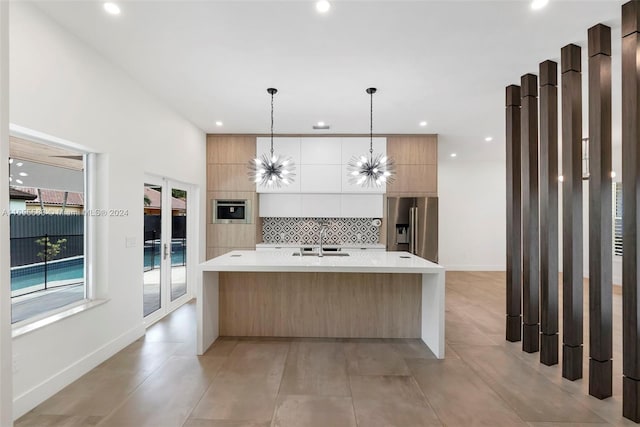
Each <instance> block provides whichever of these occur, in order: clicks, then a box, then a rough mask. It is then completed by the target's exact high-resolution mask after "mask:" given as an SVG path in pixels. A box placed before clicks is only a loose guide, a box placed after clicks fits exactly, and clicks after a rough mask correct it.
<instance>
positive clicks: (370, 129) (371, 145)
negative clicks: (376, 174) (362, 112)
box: [369, 91, 374, 163]
mask: <svg viewBox="0 0 640 427" xmlns="http://www.w3.org/2000/svg"><path fill="white" fill-rule="evenodd" d="M373 93H374V91H371V93H370V95H371V96H370V99H371V103H370V114H369V117H370V122H369V156H370V158H371V162H372V163H373Z"/></svg>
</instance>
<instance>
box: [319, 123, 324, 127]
mask: <svg viewBox="0 0 640 427" xmlns="http://www.w3.org/2000/svg"><path fill="white" fill-rule="evenodd" d="M324 124H325V123H324V122H318V124H317V126H318V127H323V126H324Z"/></svg>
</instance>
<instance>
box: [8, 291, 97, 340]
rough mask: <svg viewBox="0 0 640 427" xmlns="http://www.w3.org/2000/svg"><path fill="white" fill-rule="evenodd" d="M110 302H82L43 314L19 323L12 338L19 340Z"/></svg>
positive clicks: (13, 327)
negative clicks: (23, 336)
mask: <svg viewBox="0 0 640 427" xmlns="http://www.w3.org/2000/svg"><path fill="white" fill-rule="evenodd" d="M107 301H109V300H108V299H94V300H82V301H79V302H77V303H76V304H73V305H71V306H66V307H62V308H60V309H59V310H56V311H50V312H48V313H43V314H42V315H41V316H38V317H34V318H31V319H27V320H24V321H22V322H18V323H16V324H14V325H13V326H12V330H11V338H17V337H20V336H22V335H26V334H28V333H29V332H33V331H36V330H38V329H41V328H44V327H45V326H49V325H51V324H53V323H55V322H59V321H60V320H63V319H66V318H67V317H71V316H74V315H76V314H78V313H82V312H83V311H87V310H90V309H92V308H94V307H98V306H100V305H102V304H104V303H106V302H107Z"/></svg>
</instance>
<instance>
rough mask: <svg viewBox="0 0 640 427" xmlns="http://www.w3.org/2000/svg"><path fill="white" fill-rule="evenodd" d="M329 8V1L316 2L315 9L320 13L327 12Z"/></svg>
mask: <svg viewBox="0 0 640 427" xmlns="http://www.w3.org/2000/svg"><path fill="white" fill-rule="evenodd" d="M329 9H331V3H329V2H328V1H327V0H320V1H317V2H316V10H317V11H318V12H320V13H327V12H329Z"/></svg>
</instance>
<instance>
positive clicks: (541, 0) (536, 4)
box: [531, 0, 549, 10]
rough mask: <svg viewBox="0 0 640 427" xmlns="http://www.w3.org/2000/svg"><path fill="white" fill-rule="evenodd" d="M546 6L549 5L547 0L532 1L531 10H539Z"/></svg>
mask: <svg viewBox="0 0 640 427" xmlns="http://www.w3.org/2000/svg"><path fill="white" fill-rule="evenodd" d="M547 4H549V0H533V1H532V2H531V9H533V10H540V9H542V8H543V7H545V6H546V5H547Z"/></svg>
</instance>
